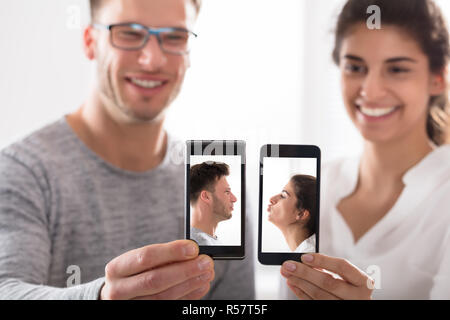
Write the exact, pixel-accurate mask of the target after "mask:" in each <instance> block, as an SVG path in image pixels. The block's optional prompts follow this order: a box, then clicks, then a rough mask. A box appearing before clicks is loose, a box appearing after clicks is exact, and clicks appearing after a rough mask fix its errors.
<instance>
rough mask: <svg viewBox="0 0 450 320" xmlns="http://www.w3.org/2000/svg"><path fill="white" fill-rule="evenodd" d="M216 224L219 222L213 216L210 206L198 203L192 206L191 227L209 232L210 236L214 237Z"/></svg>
mask: <svg viewBox="0 0 450 320" xmlns="http://www.w3.org/2000/svg"><path fill="white" fill-rule="evenodd" d="M218 224H219V222H218V221H216V220H215V219H214V218H213V214H212V212H211V210H210V208H208V207H206V206H202V205H201V204H199V203H197V205H196V206H194V208H193V210H192V214H191V226H192V227H194V228H196V229H199V230H201V231H203V232H205V233H207V234H209V235H210V236H211V237H214V236H215V234H216V229H217V225H218Z"/></svg>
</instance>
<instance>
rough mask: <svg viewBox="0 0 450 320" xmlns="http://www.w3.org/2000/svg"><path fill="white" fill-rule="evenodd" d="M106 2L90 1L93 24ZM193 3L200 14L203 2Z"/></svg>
mask: <svg viewBox="0 0 450 320" xmlns="http://www.w3.org/2000/svg"><path fill="white" fill-rule="evenodd" d="M103 1H104V0H89V5H90V8H91V22H94V21H95V18H96V17H97V14H98V12H99V10H100V8H101V7H102V5H103ZM191 1H192V3H193V4H194V6H195V9H196V10H197V13H199V12H200V8H201V6H202V0H191Z"/></svg>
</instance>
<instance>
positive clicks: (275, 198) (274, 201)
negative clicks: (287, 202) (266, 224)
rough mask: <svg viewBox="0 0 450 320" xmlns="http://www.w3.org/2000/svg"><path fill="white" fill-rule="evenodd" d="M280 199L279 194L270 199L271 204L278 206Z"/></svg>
mask: <svg viewBox="0 0 450 320" xmlns="http://www.w3.org/2000/svg"><path fill="white" fill-rule="evenodd" d="M279 197H280V195H279V194H277V195H276V196H273V197H272V198H270V200H269V201H270V204H272V205H273V204H276V203H277V202H278V199H279Z"/></svg>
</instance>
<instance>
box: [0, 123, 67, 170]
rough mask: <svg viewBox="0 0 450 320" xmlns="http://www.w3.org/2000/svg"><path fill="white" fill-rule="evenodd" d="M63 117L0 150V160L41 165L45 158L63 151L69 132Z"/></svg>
mask: <svg viewBox="0 0 450 320" xmlns="http://www.w3.org/2000/svg"><path fill="white" fill-rule="evenodd" d="M65 126H67V124H66V123H65V121H64V119H60V120H57V121H55V122H53V123H50V124H48V125H46V126H45V127H43V128H41V129H39V130H37V131H35V132H33V133H31V134H30V135H28V136H26V137H24V138H22V139H20V140H18V141H16V142H14V143H12V144H11V145H9V146H7V147H6V148H4V149H3V150H1V151H0V158H1V162H4V161H6V159H8V160H10V161H12V162H16V163H19V164H21V165H23V166H27V167H32V168H33V167H36V166H39V165H41V164H42V163H43V162H44V161H45V160H46V159H49V158H52V156H55V155H56V154H57V153H61V152H64V151H62V150H61V146H66V147H67V144H66V142H67V140H68V139H70V136H69V134H70V132H69V131H68V130H67V128H66V127H65Z"/></svg>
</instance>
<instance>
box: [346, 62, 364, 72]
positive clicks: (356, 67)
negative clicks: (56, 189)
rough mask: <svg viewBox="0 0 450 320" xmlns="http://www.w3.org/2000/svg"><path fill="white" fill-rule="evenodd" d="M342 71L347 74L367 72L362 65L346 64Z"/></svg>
mask: <svg viewBox="0 0 450 320" xmlns="http://www.w3.org/2000/svg"><path fill="white" fill-rule="evenodd" d="M344 71H345V72H346V73H349V74H363V73H366V72H367V68H366V67H365V66H363V65H358V64H354V63H346V64H345V65H344Z"/></svg>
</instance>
